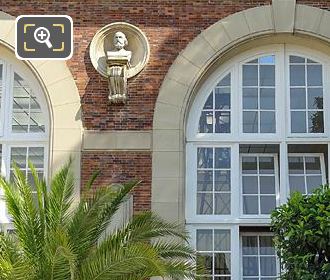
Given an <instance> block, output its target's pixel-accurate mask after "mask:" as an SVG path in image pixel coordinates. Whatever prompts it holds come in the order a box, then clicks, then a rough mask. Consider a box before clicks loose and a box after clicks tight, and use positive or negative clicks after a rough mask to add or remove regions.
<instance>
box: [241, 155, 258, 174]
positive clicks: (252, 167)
mask: <svg viewBox="0 0 330 280" xmlns="http://www.w3.org/2000/svg"><path fill="white" fill-rule="evenodd" d="M257 169H258V168H257V157H246V156H245V157H242V171H243V174H257Z"/></svg>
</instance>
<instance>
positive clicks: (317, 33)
mask: <svg viewBox="0 0 330 280" xmlns="http://www.w3.org/2000/svg"><path fill="white" fill-rule="evenodd" d="M329 26H330V12H329V11H326V10H321V9H318V8H313V7H310V6H306V5H298V4H296V1H295V0H273V3H272V5H267V6H260V7H256V8H251V9H248V10H244V11H241V12H238V13H235V14H233V15H230V16H228V17H226V18H224V19H222V20H220V21H218V22H216V23H215V24H213V25H211V26H210V27H208V28H207V29H206V30H204V31H202V32H201V33H200V34H199V35H198V36H197V37H196V38H195V39H194V40H193V41H192V42H190V43H189V44H188V46H187V47H186V48H185V49H184V50H183V51H181V53H180V54H179V55H178V57H177V58H176V60H175V61H174V62H173V64H172V66H171V67H170V69H169V71H168V73H167V75H166V77H165V79H164V81H163V83H162V86H161V88H160V91H159V95H158V98H157V101H156V105H155V113H154V120H153V129H154V130H153V158H152V160H153V162H152V210H154V211H156V212H157V213H159V214H160V215H161V216H162V217H164V218H167V219H169V220H174V221H179V222H181V223H184V218H185V214H184V202H185V198H184V194H185V153H184V150H185V138H184V131H185V118H186V115H187V112H188V110H189V105H190V102H191V100H192V99H193V97H194V94H195V93H196V91H197V88H198V85H199V83H200V81H201V79H203V78H204V77H203V76H206V73H207V71H208V70H209V69H210V68H211V67H212V66H214V65H215V64H216V62H219V61H221V59H222V58H223V57H225V55H226V54H228V53H229V51H233V52H235V50H237V49H238V46H241V45H243V43H246V42H254V41H255V42H258V40H255V39H258V38H261V37H269V38H271V36H273V37H274V35H279V34H288V35H299V36H306V35H307V36H309V38H318V39H322V41H323V42H325V43H330V29H329ZM165 136H166V141H160V142H158V140H157V139H159V137H160V138H161V139H163V137H165ZM164 139H165V138H164Z"/></svg>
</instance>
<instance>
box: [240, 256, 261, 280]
mask: <svg viewBox="0 0 330 280" xmlns="http://www.w3.org/2000/svg"><path fill="white" fill-rule="evenodd" d="M258 275H259V265H258V258H257V257H243V276H258Z"/></svg>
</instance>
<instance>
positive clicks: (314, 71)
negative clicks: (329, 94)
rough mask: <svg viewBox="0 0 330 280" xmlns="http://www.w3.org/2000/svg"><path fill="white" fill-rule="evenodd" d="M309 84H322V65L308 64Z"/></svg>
mask: <svg viewBox="0 0 330 280" xmlns="http://www.w3.org/2000/svg"><path fill="white" fill-rule="evenodd" d="M307 85H308V86H322V66H321V65H307Z"/></svg>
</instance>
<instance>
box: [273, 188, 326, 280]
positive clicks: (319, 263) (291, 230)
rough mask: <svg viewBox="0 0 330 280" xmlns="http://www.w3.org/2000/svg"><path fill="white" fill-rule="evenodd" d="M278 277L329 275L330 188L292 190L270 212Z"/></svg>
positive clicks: (320, 279)
mask: <svg viewBox="0 0 330 280" xmlns="http://www.w3.org/2000/svg"><path fill="white" fill-rule="evenodd" d="M272 230H273V231H274V233H275V246H276V249H277V252H278V255H279V257H280V261H281V264H282V269H283V272H282V277H281V279H287V280H312V279H313V280H316V279H318V280H323V279H327V280H328V279H330V188H329V186H327V185H326V186H321V187H320V188H318V189H316V190H315V191H314V192H313V193H312V194H311V195H308V196H307V195H302V194H300V193H294V194H293V195H292V197H291V198H290V199H289V200H288V202H287V203H286V204H284V205H282V206H281V207H279V208H277V209H276V210H275V211H274V212H273V213H272Z"/></svg>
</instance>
